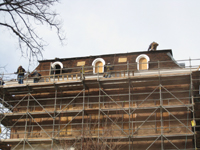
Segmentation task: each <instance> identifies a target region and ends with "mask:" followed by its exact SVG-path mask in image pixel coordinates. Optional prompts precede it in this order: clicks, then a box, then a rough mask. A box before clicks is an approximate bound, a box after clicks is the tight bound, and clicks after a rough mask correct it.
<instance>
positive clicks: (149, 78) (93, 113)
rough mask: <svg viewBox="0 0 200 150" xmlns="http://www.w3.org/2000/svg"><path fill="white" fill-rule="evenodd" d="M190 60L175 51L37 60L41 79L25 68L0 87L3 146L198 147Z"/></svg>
mask: <svg viewBox="0 0 200 150" xmlns="http://www.w3.org/2000/svg"><path fill="white" fill-rule="evenodd" d="M194 61H195V60H194ZM191 64H192V60H189V61H188V62H186V63H185V62H184V63H183V62H182V61H181V62H178V61H176V60H174V58H173V54H172V51H171V50H157V51H140V52H131V53H120V54H108V55H98V56H88V57H78V58H63V59H60V58H55V59H53V60H42V61H39V65H38V66H37V68H36V70H37V71H38V72H39V73H40V74H41V76H39V77H37V78H38V80H39V82H37V83H34V82H33V80H34V78H35V77H33V76H31V75H30V74H27V75H26V76H25V78H24V83H23V84H18V82H17V81H16V80H12V81H5V85H2V86H1V87H0V101H1V111H0V112H1V115H0V124H1V134H0V136H1V140H0V149H3V150H10V149H12V150H175V149H178V150H183V149H184V150H196V149H197V148H198V147H200V143H199V130H200V129H199V126H198V125H199V124H200V123H199V118H200V117H199V116H200V114H199V110H200V105H199V102H200V97H199V94H200V93H199V82H200V73H199V66H198V65H194V66H193V65H191ZM9 75H10V74H9ZM4 76H7V75H6V74H5V75H4Z"/></svg>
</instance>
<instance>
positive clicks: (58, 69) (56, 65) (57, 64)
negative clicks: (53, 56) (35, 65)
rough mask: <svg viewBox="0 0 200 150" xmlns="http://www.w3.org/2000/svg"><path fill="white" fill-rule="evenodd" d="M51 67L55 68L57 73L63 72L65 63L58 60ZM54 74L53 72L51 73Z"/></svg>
mask: <svg viewBox="0 0 200 150" xmlns="http://www.w3.org/2000/svg"><path fill="white" fill-rule="evenodd" d="M51 68H52V69H53V70H55V74H61V73H62V69H63V64H62V63H61V62H59V61H56V62H54V63H52V64H51ZM51 74H53V73H51Z"/></svg>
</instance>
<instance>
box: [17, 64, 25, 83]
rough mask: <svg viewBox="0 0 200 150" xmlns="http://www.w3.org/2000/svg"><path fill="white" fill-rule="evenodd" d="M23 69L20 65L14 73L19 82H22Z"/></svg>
mask: <svg viewBox="0 0 200 150" xmlns="http://www.w3.org/2000/svg"><path fill="white" fill-rule="evenodd" d="M25 72H26V71H25V69H24V68H23V67H22V66H21V65H20V66H19V67H18V69H17V72H15V74H18V76H17V80H18V83H19V84H23V80H24V73H25Z"/></svg>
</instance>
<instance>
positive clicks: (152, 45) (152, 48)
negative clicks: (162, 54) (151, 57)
mask: <svg viewBox="0 0 200 150" xmlns="http://www.w3.org/2000/svg"><path fill="white" fill-rule="evenodd" d="M158 45H159V44H158V43H156V42H152V43H151V44H150V45H149V48H148V51H156V49H157V46H158Z"/></svg>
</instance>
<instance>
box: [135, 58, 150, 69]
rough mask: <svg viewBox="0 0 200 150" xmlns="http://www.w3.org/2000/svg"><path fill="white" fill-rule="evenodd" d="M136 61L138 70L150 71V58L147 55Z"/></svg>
mask: <svg viewBox="0 0 200 150" xmlns="http://www.w3.org/2000/svg"><path fill="white" fill-rule="evenodd" d="M135 61H136V62H137V70H147V69H149V61H150V58H149V56H147V55H146V54H141V55H139V56H138V57H137V58H136V60H135Z"/></svg>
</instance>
